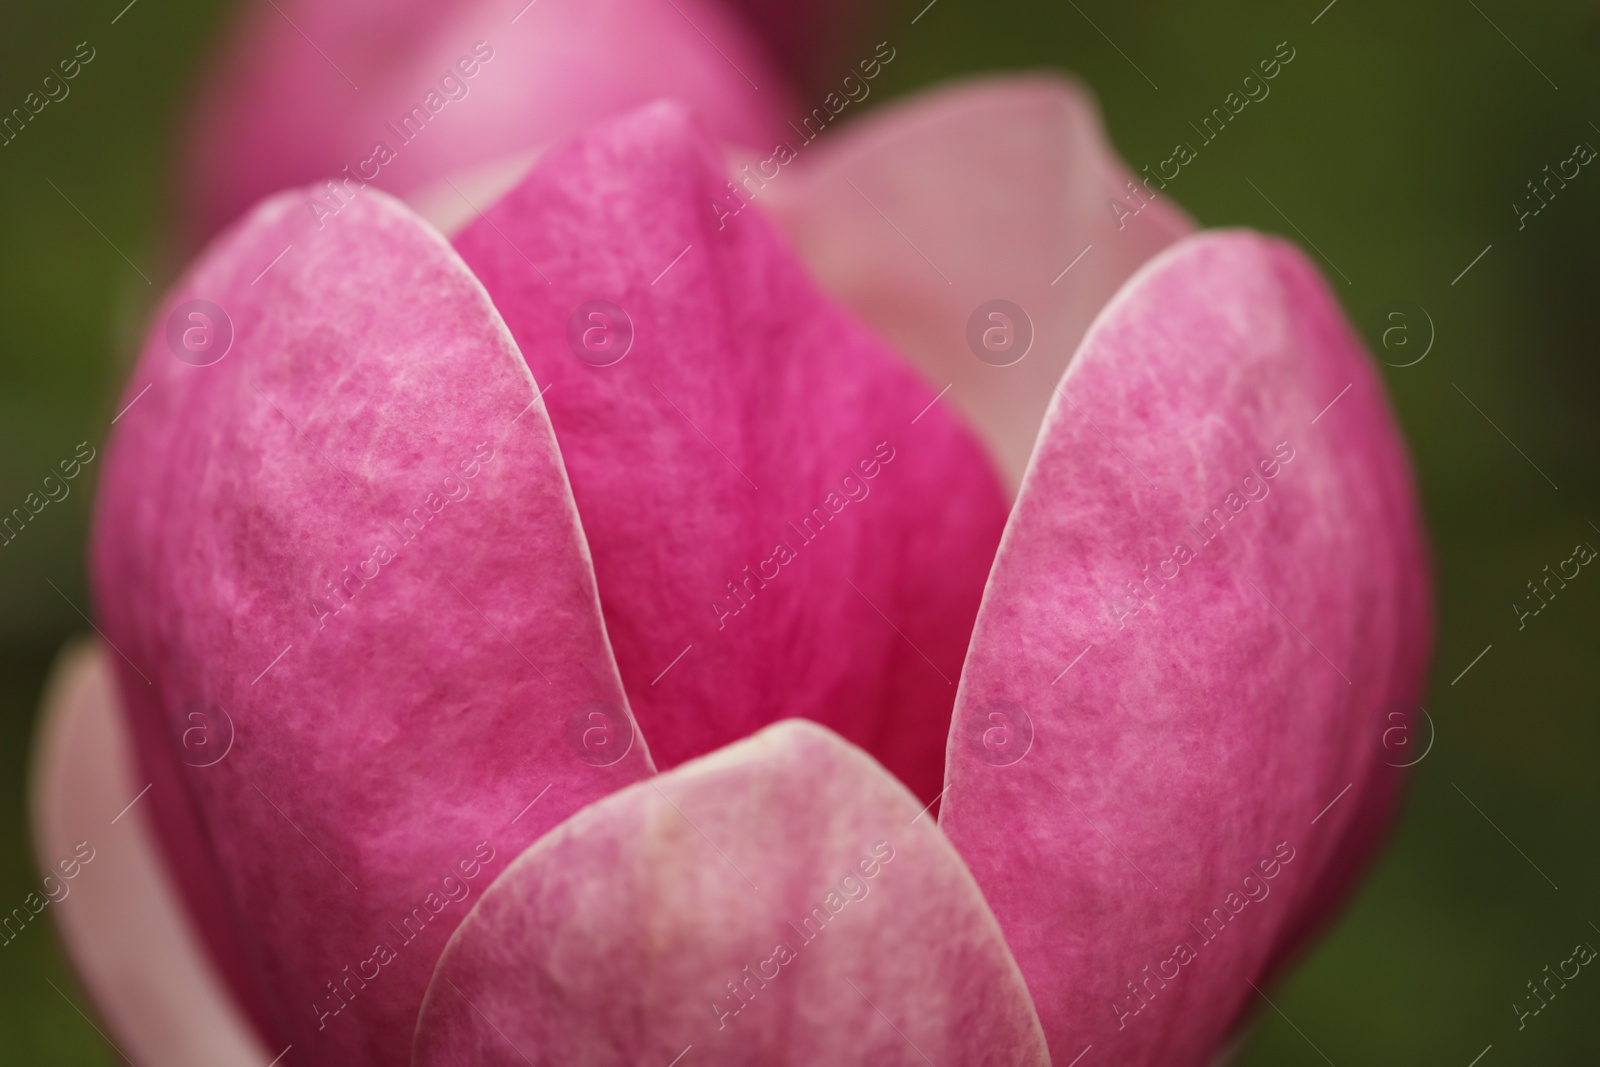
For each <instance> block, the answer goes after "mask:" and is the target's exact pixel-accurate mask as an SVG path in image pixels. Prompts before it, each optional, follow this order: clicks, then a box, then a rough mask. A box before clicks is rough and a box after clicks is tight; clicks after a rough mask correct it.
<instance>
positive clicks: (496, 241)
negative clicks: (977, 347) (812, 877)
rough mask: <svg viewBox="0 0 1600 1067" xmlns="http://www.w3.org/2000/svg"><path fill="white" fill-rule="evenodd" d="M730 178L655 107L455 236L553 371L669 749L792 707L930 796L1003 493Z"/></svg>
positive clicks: (607, 602) (631, 685)
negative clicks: (729, 184)
mask: <svg viewBox="0 0 1600 1067" xmlns="http://www.w3.org/2000/svg"><path fill="white" fill-rule="evenodd" d="M725 181H726V179H725V177H724V176H723V168H722V164H721V162H720V159H719V158H718V157H716V156H715V155H714V153H713V150H712V148H711V146H710V145H709V144H708V142H707V141H706V139H705V138H704V136H703V135H701V134H699V133H698V132H696V130H695V128H694V127H693V125H692V123H691V122H690V120H689V119H688V118H687V117H686V116H685V114H684V112H683V110H682V109H681V108H679V107H677V106H676V105H670V104H660V105H657V106H654V107H651V108H648V109H645V110H643V111H640V112H637V113H635V114H633V115H631V116H628V117H627V118H624V119H618V120H616V121H614V122H613V123H611V124H608V125H607V126H606V127H604V128H602V129H601V130H598V131H597V132H595V133H594V134H593V135H591V136H589V137H587V138H585V139H584V140H582V141H580V142H577V143H576V144H574V145H571V146H569V147H567V148H564V149H562V150H560V151H558V152H554V153H552V154H551V155H550V156H548V157H547V158H546V159H545V160H544V161H543V162H542V163H541V164H540V165H539V167H538V168H537V169H536V170H535V171H534V172H533V173H532V174H531V175H530V176H529V178H528V179H527V180H526V181H525V183H524V184H523V185H521V186H520V187H519V188H518V189H516V190H515V191H513V192H512V193H511V194H509V195H508V196H507V197H506V198H505V199H504V200H502V201H501V202H500V203H499V204H497V205H496V206H494V207H493V208H491V209H490V210H489V212H488V214H487V217H486V219H484V220H481V221H479V222H477V223H475V224H474V225H473V226H471V227H470V228H468V229H467V230H465V231H463V232H462V233H461V234H460V235H458V236H457V237H456V239H455V240H456V246H457V248H459V249H460V251H461V254H462V256H463V257H464V258H465V259H466V261H467V262H468V263H469V264H470V265H471V266H472V268H473V270H474V271H475V272H476V273H477V275H478V277H479V278H481V279H482V280H483V283H484V285H485V286H487V287H488V290H489V293H490V295H492V296H493V298H494V301H495V305H496V307H498V308H499V309H500V311H501V313H502V314H504V315H505V317H506V321H507V323H508V324H509V325H510V327H511V331H512V334H513V335H514V336H515V337H516V339H517V342H518V344H519V345H520V346H521V348H522V351H523V353H524V354H525V355H526V356H527V359H528V364H529V366H531V367H532V368H533V369H534V372H535V375H536V376H537V377H538V379H539V380H540V381H541V382H544V383H548V388H549V394H548V396H547V397H546V403H548V405H549V407H550V417H551V420H552V422H553V423H554V424H555V427H556V432H557V434H558V435H559V437H560V439H561V450H562V456H563V458H564V459H565V460H566V465H567V471H568V474H569V475H570V477H571V478H572V489H573V494H574V495H575V496H576V498H577V501H578V509H579V511H580V512H581V513H582V515H583V526H584V532H585V533H586V534H587V536H588V542H589V547H590V550H591V551H592V552H593V553H594V564H595V574H596V577H597V578H598V580H599V583H600V597H601V602H602V603H603V605H604V607H605V614H606V627H607V630H608V632H609V633H610V635H611V641H612V646H613V647H614V648H615V650H616V654H617V662H618V664H619V666H620V668H621V671H622V678H623V681H624V683H625V684H626V686H627V689H628V696H629V698H630V700H631V701H632V704H633V708H634V711H635V713H636V714H637V715H638V717H639V721H640V723H641V724H642V726H643V729H644V732H645V734H646V735H647V736H648V737H649V738H650V744H651V749H652V751H653V752H654V754H655V756H656V758H657V759H658V760H660V761H661V765H662V766H663V767H670V766H673V765H675V764H677V763H680V762H682V761H683V760H685V759H689V758H691V757H693V756H697V755H702V754H704V753H706V752H709V751H711V750H713V749H716V748H719V747H721V746H723V745H725V744H729V743H731V742H733V741H736V740H738V739H739V738H741V737H746V736H748V735H749V734H751V733H752V732H754V731H755V730H757V729H759V728H760V727H761V726H763V725H766V724H768V723H770V722H773V721H775V720H777V719H781V718H788V717H795V716H804V717H808V718H812V719H815V720H816V721H818V722H821V723H823V724H824V725H826V726H828V727H830V728H832V729H834V730H836V731H838V732H839V733H841V734H843V735H844V736H845V737H846V738H848V739H850V740H851V741H853V742H855V743H856V744H859V745H862V746H863V747H865V748H867V749H869V750H870V751H871V752H873V754H874V755H875V756H877V758H879V759H880V760H882V761H883V763H884V764H885V765H886V766H887V767H888V768H889V769H890V771H892V772H893V773H894V774H896V775H898V776H899V777H900V778H901V780H902V781H904V782H906V784H907V785H909V786H910V787H911V788H912V789H913V790H914V791H916V792H917V793H919V794H920V795H922V796H923V798H924V799H925V800H931V799H932V798H933V797H934V795H935V794H937V793H938V791H939V789H940V782H941V779H942V778H943V768H944V744H945V738H946V735H947V734H948V723H949V718H948V716H949V708H950V705H951V702H952V700H953V698H954V689H955V687H954V684H953V682H954V680H955V678H956V676H957V673H958V672H959V670H960V668H961V661H962V658H963V656H964V655H965V652H966V647H967V640H968V636H969V635H970V633H971V627H972V619H973V616H974V615H975V614H976V611H977V604H978V600H979V597H980V596H981V595H982V590H983V582H984V578H985V576H986V575H987V574H988V571H989V564H990V562H991V561H992V560H993V553H994V547H995V545H996V544H997V542H998V539H999V531H1000V529H1001V527H1002V525H1003V524H1004V515H1005V505H1004V503H1003V501H1002V498H1001V496H1000V492H999V487H998V486H997V484H996V483H995V479H994V475H993V473H992V472H991V470H990V469H989V466H988V464H987V462H986V460H985V459H984V457H983V455H982V453H981V450H980V448H979V446H978V444H977V442H976V441H975V440H973V438H972V437H971V435H970V434H969V433H967V431H966V430H965V429H964V428H962V427H961V426H959V425H958V424H956V423H955V421H954V420H953V419H952V418H951V417H950V416H949V415H948V414H947V413H946V412H945V411H944V410H943V409H942V408H941V407H940V406H939V405H936V404H933V401H934V394H933V391H932V390H930V389H928V388H927V387H926V386H925V385H924V384H923V383H922V382H921V381H919V380H918V379H917V377H916V375H914V374H913V373H912V372H910V371H909V370H908V369H907V368H906V367H905V366H904V365H903V364H902V363H901V362H900V360H899V358H898V357H897V356H896V355H895V353H893V352H891V351H889V350H888V349H886V348H885V347H884V346H883V345H882V344H881V343H880V342H878V341H877V340H876V339H874V338H873V337H872V336H871V335H869V334H868V333H867V332H866V331H865V330H864V329H863V328H862V327H861V326H860V325H859V324H858V323H857V322H856V321H855V320H854V319H852V318H851V317H850V316H848V315H847V314H845V313H844V312H842V311H841V310H839V309H838V308H837V307H836V306H835V305H834V304H832V303H831V302H830V301H829V300H828V299H827V298H826V297H825V296H823V295H822V294H821V293H820V292H819V291H818V290H817V289H816V288H815V286H814V285H813V284H812V282H811V281H810V280H809V279H808V277H807V276H806V274H805V272H804V271H803V270H802V268H801V267H800V265H799V263H798V262H797V261H796V260H795V258H794V257H793V255H792V253H790V251H789V250H788V248H787V247H786V246H785V244H784V242H783V240H782V238H781V237H780V236H779V235H778V234H777V233H776V231H775V230H774V229H773V227H772V226H771V224H770V223H769V222H768V221H767V220H766V219H765V218H763V217H762V216H761V215H760V214H759V213H757V212H755V211H742V212H739V213H738V214H732V208H733V207H735V206H736V202H735V201H726V202H725V201H723V200H722V199H721V198H722V197H723V196H724V195H725ZM719 205H720V206H719ZM593 301H606V302H609V304H610V305H611V306H612V308H614V309H620V311H618V310H608V311H606V312H605V315H606V316H609V317H608V318H604V319H590V318H587V315H588V314H589V312H588V311H586V310H585V309H586V308H591V307H593V306H594V305H592V304H591V302H593ZM619 314H625V315H626V316H627V318H628V319H629V320H630V321H631V324H632V327H631V328H632V331H633V332H632V342H631V344H632V347H631V348H627V349H626V350H625V354H624V355H622V356H621V357H620V358H619V361H618V362H615V363H610V364H609V365H606V366H596V365H591V362H586V361H585V359H583V358H579V353H580V352H583V353H584V354H585V356H586V358H587V359H588V360H590V361H592V362H595V363H599V362H607V361H609V360H610V359H612V358H613V356H612V354H611V350H610V349H606V350H604V351H599V352H597V353H593V354H590V353H588V352H587V350H585V349H584V348H583V347H582V339H583V337H584V336H585V331H597V332H595V333H593V335H592V336H591V340H593V341H594V342H595V343H596V344H597V345H602V342H606V338H607V337H608V336H613V335H610V334H607V333H606V331H607V330H608V329H611V328H612V327H613V326H614V325H615V323H614V322H613V320H616V321H617V322H620V321H621V320H620V319H617V316H618V315H619ZM569 331H570V333H569ZM615 336H618V337H620V336H621V334H620V333H619V334H615ZM606 343H613V342H606ZM614 343H615V344H621V342H620V341H617V342H614ZM602 347H603V345H602ZM619 351H621V350H620V349H619ZM930 405H931V406H930ZM863 469H865V471H866V473H863ZM851 495H853V496H855V497H857V498H858V499H855V500H852V499H851V498H850V497H851ZM818 512H820V514H821V516H822V520H826V521H822V520H819V519H817V518H816V517H815V515H816V513H818ZM807 523H810V525H809V526H808V525H807ZM784 558H788V562H786V563H785V562H783V559H784ZM746 568H748V570H747V569H746Z"/></svg>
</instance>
